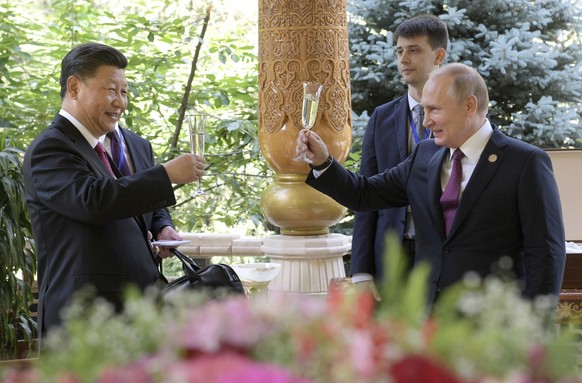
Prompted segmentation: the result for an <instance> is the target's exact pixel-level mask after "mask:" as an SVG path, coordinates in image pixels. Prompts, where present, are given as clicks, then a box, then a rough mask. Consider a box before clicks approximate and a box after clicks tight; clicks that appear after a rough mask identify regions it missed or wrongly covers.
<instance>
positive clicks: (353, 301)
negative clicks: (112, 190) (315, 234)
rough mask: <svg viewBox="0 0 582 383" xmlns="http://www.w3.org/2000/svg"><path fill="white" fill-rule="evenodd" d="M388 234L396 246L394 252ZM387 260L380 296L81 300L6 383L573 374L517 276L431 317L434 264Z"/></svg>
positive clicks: (473, 380)
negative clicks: (120, 308)
mask: <svg viewBox="0 0 582 383" xmlns="http://www.w3.org/2000/svg"><path fill="white" fill-rule="evenodd" d="M394 243H395V242H393V241H392V242H390V244H391V245H390V246H389V248H390V249H395V248H396V246H394ZM401 260H402V257H400V256H399V251H398V250H392V251H391V253H390V254H389V255H388V256H387V264H388V265H387V273H388V274H387V275H388V278H387V283H386V284H385V285H384V286H382V288H381V293H382V294H381V296H382V301H381V302H376V300H375V299H374V298H373V296H372V295H371V294H370V293H369V292H367V291H362V292H358V291H355V290H351V289H346V290H335V289H332V290H331V291H330V294H329V295H328V296H327V297H325V298H322V297H317V298H313V297H298V296H283V295H281V296H279V295H271V296H269V299H268V300H264V299H263V300H252V299H246V298H244V297H240V296H236V297H235V296H232V297H228V296H225V297H224V298H222V299H209V298H208V296H207V295H205V294H201V293H191V294H184V295H182V296H179V297H177V298H175V299H173V300H172V301H170V302H166V303H165V304H163V305H161V304H160V303H159V300H158V298H157V297H156V296H155V294H146V295H145V296H139V295H138V294H135V293H134V294H132V295H131V296H129V297H128V299H127V305H126V310H125V312H124V313H123V314H118V315H116V314H114V313H113V311H112V309H111V307H110V306H109V305H107V304H106V303H104V302H97V303H92V304H84V303H83V300H82V299H79V300H78V301H77V302H76V304H75V305H73V307H72V309H71V310H70V311H69V313H68V319H67V321H66V325H65V326H64V327H63V329H62V330H59V331H55V332H53V333H52V334H51V336H50V337H49V338H48V339H46V342H45V346H46V349H44V350H43V352H42V354H41V357H40V358H39V360H38V362H37V363H36V365H35V366H34V368H32V369H29V370H26V371H9V372H5V373H4V376H3V378H4V381H6V382H43V383H44V382H59V383H60V382H63V383H64V382H67V383H76V382H98V383H113V382H115V383H118V382H128V383H134V382H135V383H138V382H140V383H141V382H144V383H145V382H164V383H173V382H176V383H178V382H179V383H183V382H188V383H198V382H200V383H235V382H236V383H263V382H264V383H316V382H317V383H344V382H345V383H348V382H349V383H353V382H358V383H379V382H395V383H420V382H428V383H431V382H443V383H444V382H446V383H455V382H459V383H460V382H467V383H493V382H508V383H509V382H511V383H514V382H515V383H534V382H535V383H542V382H582V380H581V379H580V378H579V377H576V367H575V358H576V352H577V350H576V349H575V347H574V341H573V338H572V337H571V335H572V334H569V333H567V332H564V331H562V332H560V333H556V331H555V327H554V325H553V323H552V322H553V321H552V319H553V318H551V317H550V315H548V311H549V312H551V310H548V307H547V306H548V304H547V302H545V303H544V301H543V300H541V301H540V302H535V303H532V302H528V301H524V300H522V299H521V298H520V295H519V291H518V289H517V288H516V287H515V286H514V285H513V284H512V283H510V282H503V281H502V280H501V279H496V278H491V279H488V280H485V281H480V280H478V279H477V278H471V277H468V278H467V281H466V283H465V284H464V285H463V286H458V287H455V288H453V289H450V290H449V291H447V292H446V293H445V294H444V295H443V296H442V299H440V300H439V302H438V304H437V305H436V306H435V307H434V308H433V310H432V312H430V313H429V311H428V309H427V307H426V303H425V299H426V298H425V291H426V279H427V276H428V270H427V269H426V268H422V267H421V268H417V269H416V271H414V272H413V273H412V274H411V275H410V276H407V275H405V273H404V271H403V270H404V265H402V264H401Z"/></svg>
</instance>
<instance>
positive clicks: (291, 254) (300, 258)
mask: <svg viewBox="0 0 582 383" xmlns="http://www.w3.org/2000/svg"><path fill="white" fill-rule="evenodd" d="M180 234H181V235H182V238H183V239H185V240H190V241H191V242H190V244H188V245H183V246H180V251H182V252H183V253H184V254H186V255H188V256H190V257H193V258H204V259H210V258H212V257H215V256H221V257H245V256H254V257H263V256H264V257H268V258H269V259H270V260H271V262H275V263H280V264H281V265H282V267H281V272H280V274H279V275H278V276H277V277H276V278H275V279H274V280H273V281H271V283H270V285H269V291H277V292H285V293H293V294H311V295H317V294H325V293H327V288H328V285H329V282H330V280H331V279H333V278H344V277H345V276H346V274H345V268H344V263H343V256H344V255H346V254H348V253H349V252H350V251H351V245H352V243H351V237H350V236H346V235H342V234H327V235H318V236H286V235H274V236H269V237H264V238H257V237H251V238H248V237H246V238H245V237H241V236H240V235H238V234H214V233H180Z"/></svg>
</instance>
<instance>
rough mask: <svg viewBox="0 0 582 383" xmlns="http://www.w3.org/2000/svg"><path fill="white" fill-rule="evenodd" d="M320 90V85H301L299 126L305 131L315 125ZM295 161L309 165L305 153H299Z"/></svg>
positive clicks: (310, 83) (321, 88)
mask: <svg viewBox="0 0 582 383" xmlns="http://www.w3.org/2000/svg"><path fill="white" fill-rule="evenodd" d="M322 90H323V85H322V84H318V83H315V82H308V81H306V82H304V83H303V108H302V109H301V124H302V125H303V129H305V130H309V129H311V128H313V125H314V124H315V119H316V118H317V108H318V107H319V97H320V96H321V91H322ZM295 160H297V161H305V162H307V163H311V160H310V159H309V158H307V156H306V155H305V153H301V154H300V155H299V156H298V157H297V158H295Z"/></svg>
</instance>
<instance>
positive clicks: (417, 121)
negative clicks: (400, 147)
mask: <svg viewBox="0 0 582 383" xmlns="http://www.w3.org/2000/svg"><path fill="white" fill-rule="evenodd" d="M412 118H413V119H414V125H415V126H416V134H417V135H418V139H419V140H422V139H423V138H424V134H425V132H426V128H425V127H424V126H422V121H423V120H424V109H423V108H422V106H421V105H420V104H416V105H414V108H412Z"/></svg>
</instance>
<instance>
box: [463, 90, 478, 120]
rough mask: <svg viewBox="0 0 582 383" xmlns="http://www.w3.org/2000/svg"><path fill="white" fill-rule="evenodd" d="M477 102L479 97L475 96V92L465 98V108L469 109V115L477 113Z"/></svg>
mask: <svg viewBox="0 0 582 383" xmlns="http://www.w3.org/2000/svg"><path fill="white" fill-rule="evenodd" d="M477 104H478V101H477V97H475V95H474V94H472V95H470V96H468V97H467V99H466V100H465V110H466V111H467V114H468V115H471V116H472V115H473V114H475V113H477Z"/></svg>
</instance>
